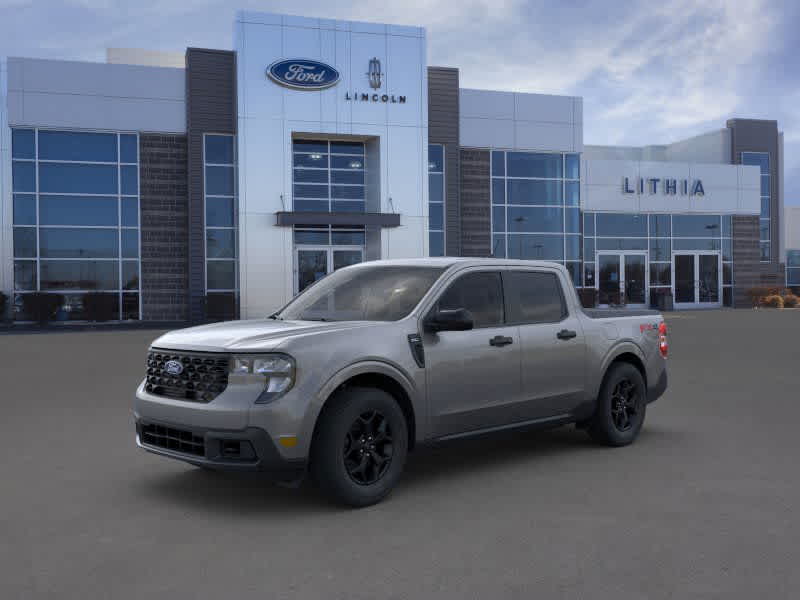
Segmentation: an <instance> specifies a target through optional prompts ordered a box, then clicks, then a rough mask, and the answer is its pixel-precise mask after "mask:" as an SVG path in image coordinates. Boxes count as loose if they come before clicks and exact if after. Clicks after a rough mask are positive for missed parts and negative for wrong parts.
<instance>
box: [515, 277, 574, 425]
mask: <svg viewBox="0 0 800 600" xmlns="http://www.w3.org/2000/svg"><path fill="white" fill-rule="evenodd" d="M503 283H504V290H505V299H506V312H507V315H508V322H509V323H511V324H514V325H517V326H518V328H519V336H520V349H521V356H520V361H521V364H522V399H521V403H520V406H519V407H518V410H517V411H516V414H517V415H519V414H524V415H525V417H526V418H528V419H537V418H544V417H551V416H556V415H562V414H565V413H568V412H570V411H572V410H573V409H574V408H575V407H577V406H578V405H579V404H581V403H582V401H583V394H584V387H585V374H586V373H585V371H586V343H585V339H584V335H583V331H582V329H581V324H580V321H579V319H578V317H577V316H576V315H575V314H572V313H571V312H570V310H569V307H568V305H567V302H566V296H565V293H564V290H563V288H562V284H561V278H560V277H559V275H558V272H557V271H556V270H545V269H541V270H522V269H513V270H509V271H505V272H504V273H503Z"/></svg>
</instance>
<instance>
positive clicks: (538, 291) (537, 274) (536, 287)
mask: <svg viewBox="0 0 800 600" xmlns="http://www.w3.org/2000/svg"><path fill="white" fill-rule="evenodd" d="M503 280H504V282H505V293H506V307H507V310H508V321H509V323H516V324H528V323H557V322H559V321H561V320H563V319H564V318H565V317H566V316H567V304H566V302H565V300H564V293H563V291H562V289H561V283H560V282H559V281H558V276H557V275H556V274H555V273H546V272H541V271H508V272H506V273H504V274H503Z"/></svg>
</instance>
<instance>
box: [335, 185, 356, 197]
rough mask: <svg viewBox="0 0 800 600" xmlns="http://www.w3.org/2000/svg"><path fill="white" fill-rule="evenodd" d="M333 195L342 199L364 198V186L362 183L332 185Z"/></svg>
mask: <svg viewBox="0 0 800 600" xmlns="http://www.w3.org/2000/svg"><path fill="white" fill-rule="evenodd" d="M331 197H332V198H338V199H341V200H363V199H364V186H362V185H332V186H331Z"/></svg>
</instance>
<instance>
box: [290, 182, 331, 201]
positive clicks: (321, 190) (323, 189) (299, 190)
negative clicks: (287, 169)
mask: <svg viewBox="0 0 800 600" xmlns="http://www.w3.org/2000/svg"><path fill="white" fill-rule="evenodd" d="M294 197H295V198H327V197H328V186H327V185H311V184H298V183H296V184H294Z"/></svg>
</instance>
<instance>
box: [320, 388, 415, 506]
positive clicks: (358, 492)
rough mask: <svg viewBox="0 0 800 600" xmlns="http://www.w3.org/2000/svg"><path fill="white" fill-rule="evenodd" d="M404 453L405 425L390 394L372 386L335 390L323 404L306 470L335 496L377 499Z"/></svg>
mask: <svg viewBox="0 0 800 600" xmlns="http://www.w3.org/2000/svg"><path fill="white" fill-rule="evenodd" d="M407 455H408V425H407V424H406V419H405V415H404V414H403V411H402V410H401V409H400V407H399V406H398V404H397V402H396V401H395V399H394V398H393V397H392V396H391V395H389V394H388V393H386V392H384V391H383V390H379V389H375V388H350V389H346V390H344V391H342V392H340V393H339V394H338V395H337V396H336V397H335V398H333V399H332V400H331V401H330V404H329V406H326V407H325V408H324V409H323V412H322V414H321V415H320V421H319V423H318V424H317V433H316V436H315V438H314V442H313V444H312V447H311V475H312V477H313V479H314V481H315V482H316V484H317V486H318V487H319V488H320V489H321V490H322V492H323V493H324V494H325V495H326V496H327V497H328V498H329V499H331V500H333V501H334V502H337V503H339V504H344V505H347V506H353V507H362V506H369V505H370V504H375V503H377V502H380V501H381V500H383V498H385V497H386V496H387V495H388V494H389V492H391V491H392V488H394V486H395V485H396V484H397V481H398V480H399V479H400V475H401V474H402V472H403V468H404V466H405V462H406V457H407Z"/></svg>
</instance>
